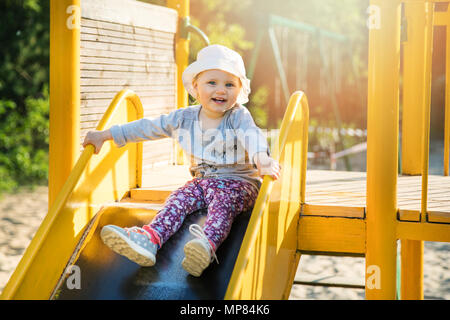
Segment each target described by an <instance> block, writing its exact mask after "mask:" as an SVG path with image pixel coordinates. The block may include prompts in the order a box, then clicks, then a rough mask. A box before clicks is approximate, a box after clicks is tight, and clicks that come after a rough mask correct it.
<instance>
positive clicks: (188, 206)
mask: <svg viewBox="0 0 450 320" xmlns="http://www.w3.org/2000/svg"><path fill="white" fill-rule="evenodd" d="M257 196H258V189H257V188H256V187H255V186H253V185H252V184H250V183H249V182H245V181H242V180H237V179H225V178H224V179H220V178H209V179H208V178H201V179H199V178H194V179H193V180H191V181H189V182H187V183H186V184H185V185H184V186H183V187H181V188H179V189H178V190H175V191H174V192H172V193H171V195H170V196H169V197H168V198H167V200H166V202H165V204H164V208H163V209H161V210H160V211H159V212H158V214H157V215H156V217H155V218H154V219H153V221H152V222H151V224H150V227H151V228H152V229H153V230H155V231H156V232H157V233H158V234H159V236H160V240H161V245H162V244H163V243H164V242H166V241H167V240H168V239H169V238H170V236H172V235H173V234H174V233H175V232H177V230H178V229H179V228H180V227H181V225H182V223H183V221H184V219H185V218H186V216H187V215H189V214H190V213H192V212H194V211H197V210H200V209H203V208H207V209H208V214H207V217H206V222H205V225H204V226H203V231H204V232H205V234H206V236H207V237H208V239H209V240H210V241H211V242H212V243H213V244H214V245H215V248H216V249H217V248H218V247H219V245H220V244H221V243H222V242H223V241H224V240H225V239H226V237H227V236H228V233H229V232H230V229H231V224H232V223H233V220H234V218H235V217H236V216H237V215H238V214H240V213H241V212H244V211H247V210H249V209H250V208H252V207H253V205H254V204H255V200H256V197H257Z"/></svg>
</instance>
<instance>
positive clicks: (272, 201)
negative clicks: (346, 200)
mask: <svg viewBox="0 0 450 320" xmlns="http://www.w3.org/2000/svg"><path fill="white" fill-rule="evenodd" d="M141 117H142V104H141V102H140V100H139V98H138V97H137V96H136V95H135V94H134V93H133V92H132V91H130V90H122V91H121V92H119V93H118V94H117V95H116V97H115V98H114V99H113V101H112V102H111V104H110V107H109V108H108V110H107V111H106V113H105V115H104V117H103V118H102V120H101V121H100V123H99V125H98V126H97V130H103V129H104V128H107V127H110V126H111V125H113V124H115V123H123V121H124V120H126V121H133V120H136V119H139V118H141ZM307 133H308V104H307V100H306V97H305V95H304V94H303V93H302V92H295V93H294V94H293V95H292V96H291V99H290V101H289V105H288V107H287V110H286V114H285V116H284V119H283V121H282V125H281V128H280V134H279V137H278V139H277V141H275V143H274V144H272V145H273V147H272V156H273V157H274V158H275V159H278V161H279V162H280V164H281V165H282V168H283V173H282V177H281V178H280V179H279V180H277V181H273V180H272V179H271V178H270V177H265V178H264V181H263V184H262V186H261V190H260V193H259V195H258V198H257V201H256V203H255V206H254V208H253V210H252V211H249V212H245V213H242V214H241V215H239V216H238V217H237V218H236V220H235V222H234V223H233V227H232V230H231V232H230V235H229V237H228V238H227V239H226V240H225V241H224V243H223V244H222V245H221V246H220V247H219V249H218V250H217V256H218V259H219V264H217V263H216V262H213V263H212V264H211V265H210V266H209V267H208V268H207V269H206V270H205V271H204V272H203V274H202V276H201V277H198V278H196V277H193V276H191V275H189V274H188V273H187V272H186V271H185V270H184V269H183V268H182V267H181V261H182V259H183V257H184V252H183V247H184V244H185V243H186V242H187V241H189V240H190V239H192V238H193V236H192V235H191V234H190V233H189V231H188V227H189V225H190V224H193V223H197V224H199V225H203V223H204V220H205V218H206V216H205V212H204V211H199V212H195V213H193V214H191V215H190V216H188V217H187V218H186V220H185V222H184V224H183V226H182V227H181V229H180V230H179V231H178V232H177V233H176V234H175V235H174V236H172V238H171V239H169V240H168V241H167V242H166V243H165V245H164V247H163V248H161V250H160V251H159V252H158V255H157V262H156V264H155V266H153V267H140V266H139V265H137V264H135V263H133V262H131V261H129V260H128V259H126V258H124V257H122V256H120V255H118V254H115V253H114V252H113V251H112V250H110V249H109V248H108V247H107V246H105V245H104V244H103V242H102V241H101V239H100V236H99V234H100V230H101V228H102V227H103V226H104V225H107V224H116V225H119V226H123V227H126V226H133V225H142V224H144V223H148V222H149V221H150V220H151V219H152V217H153V216H154V215H155V214H156V212H157V211H158V206H159V207H160V206H161V200H163V199H159V201H156V202H153V203H152V202H151V201H144V200H136V199H133V197H132V192H130V191H131V190H136V189H137V190H139V186H140V185H141V181H140V179H141V172H142V163H141V162H142V161H141V159H142V145H141V144H140V143H137V144H130V145H127V146H126V147H123V148H116V147H115V146H113V144H112V143H108V145H106V144H105V146H104V147H103V148H102V151H101V152H100V153H99V154H98V155H95V156H93V147H92V146H88V147H87V148H86V149H85V150H84V151H83V153H82V154H81V156H80V158H79V160H78V162H77V163H76V164H75V167H74V169H73V170H72V173H71V174H70V176H69V177H68V179H67V181H66V183H65V185H64V186H63V188H62V190H61V191H60V193H59V194H58V196H57V198H56V199H55V200H54V202H53V204H52V206H51V207H50V210H49V212H48V214H47V216H46V217H45V218H44V221H43V222H42V225H41V226H40V228H39V229H38V231H37V233H36V235H35V237H34V238H33V240H32V241H31V243H30V246H29V247H28V248H27V250H26V251H25V254H24V256H23V258H22V260H21V261H20V262H19V265H18V267H17V268H16V270H15V272H14V273H13V275H12V277H11V278H10V280H9V282H8V283H7V285H6V287H5V288H4V290H3V292H2V296H1V298H2V299H61V300H63V299H156V300H158V299H190V300H191V299H287V298H288V297H289V292H290V288H291V286H292V283H293V280H294V276H295V272H296V270H297V266H298V262H299V258H300V255H299V254H298V252H297V250H296V248H297V239H298V237H297V224H298V219H299V212H300V207H301V203H302V202H303V201H304V185H305V176H306V159H307V145H308V143H307ZM130 195H131V197H130Z"/></svg>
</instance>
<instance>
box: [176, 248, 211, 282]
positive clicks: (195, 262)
mask: <svg viewBox="0 0 450 320" xmlns="http://www.w3.org/2000/svg"><path fill="white" fill-rule="evenodd" d="M184 255H185V258H184V259H183V261H182V262H181V266H182V267H183V269H184V270H186V271H187V272H188V273H189V274H191V275H193V276H194V277H200V275H201V274H202V272H203V270H205V269H206V268H207V267H208V266H209V264H210V262H211V256H210V254H209V252H208V251H207V250H206V249H205V247H204V246H202V245H201V244H200V243H198V242H188V243H187V244H186V245H185V246H184Z"/></svg>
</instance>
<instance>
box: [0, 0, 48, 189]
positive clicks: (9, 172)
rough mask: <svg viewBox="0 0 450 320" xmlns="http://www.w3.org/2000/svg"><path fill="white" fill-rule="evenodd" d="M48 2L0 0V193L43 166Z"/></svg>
mask: <svg viewBox="0 0 450 320" xmlns="http://www.w3.org/2000/svg"><path fill="white" fill-rule="evenodd" d="M49 14H50V8H49V1H38V0H6V1H2V2H0V19H1V21H2V28H1V29H0V48H1V49H0V50H1V54H0V74H1V75H2V76H1V77H0V192H2V191H11V190H13V189H14V188H16V187H18V186H20V185H32V184H35V183H39V182H45V181H46V179H47V171H48V159H47V155H48V110H49V99H48V98H49V95H48V82H49V19H50V17H49Z"/></svg>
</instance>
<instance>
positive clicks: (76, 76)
mask: <svg viewBox="0 0 450 320" xmlns="http://www.w3.org/2000/svg"><path fill="white" fill-rule="evenodd" d="M80 19H81V7H80V0H51V1H50V139H49V140H50V141H49V173H48V180H49V190H48V199H49V201H48V206H49V208H50V206H51V204H52V203H53V201H54V200H55V198H56V196H57V194H58V193H59V191H60V190H61V188H62V186H63V185H64V182H65V181H66V179H67V177H68V176H69V174H70V172H71V170H72V168H73V166H74V165H75V162H76V161H77V159H78V156H79V154H80V153H79V152H80V138H79V136H80V125H79V123H80Z"/></svg>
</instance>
